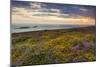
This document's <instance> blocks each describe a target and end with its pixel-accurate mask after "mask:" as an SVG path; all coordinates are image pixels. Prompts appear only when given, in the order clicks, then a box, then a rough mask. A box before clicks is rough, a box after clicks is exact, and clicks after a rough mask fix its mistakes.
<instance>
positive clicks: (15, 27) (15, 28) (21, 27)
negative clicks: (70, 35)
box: [11, 24, 84, 33]
mask: <svg viewBox="0 0 100 67" xmlns="http://www.w3.org/2000/svg"><path fill="white" fill-rule="evenodd" d="M78 27H84V26H80V25H67V24H12V25H11V32H12V33H19V32H29V31H39V30H54V29H69V28H78Z"/></svg>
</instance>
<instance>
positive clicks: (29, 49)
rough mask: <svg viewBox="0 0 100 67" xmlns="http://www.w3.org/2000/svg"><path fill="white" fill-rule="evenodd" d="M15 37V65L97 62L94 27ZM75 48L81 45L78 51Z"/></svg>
mask: <svg viewBox="0 0 100 67" xmlns="http://www.w3.org/2000/svg"><path fill="white" fill-rule="evenodd" d="M40 34H41V35H40ZM12 35H13V36H12V50H11V51H12V65H32V64H34V65H37V64H52V63H69V62H86V61H95V60H96V55H95V49H96V47H95V45H96V44H95V42H96V40H95V39H96V38H95V28H93V29H91V27H90V28H79V29H68V30H54V31H40V32H38V33H37V32H28V33H24V34H17V35H15V34H12ZM84 44H85V45H86V44H87V45H86V46H85V45H84ZM76 46H78V48H77V49H76V48H75V47H76Z"/></svg>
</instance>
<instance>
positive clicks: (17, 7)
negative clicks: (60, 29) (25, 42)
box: [12, 1, 96, 25]
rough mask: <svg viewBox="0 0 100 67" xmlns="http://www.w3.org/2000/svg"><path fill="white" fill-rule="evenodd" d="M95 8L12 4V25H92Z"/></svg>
mask: <svg viewBox="0 0 100 67" xmlns="http://www.w3.org/2000/svg"><path fill="white" fill-rule="evenodd" d="M95 12H96V7H95V6H83V5H68V4H55V3H40V2H31V1H13V2H12V23H13V24H15V23H34V24H69V25H94V24H95V19H96V18H95V17H96V16H95V15H96V13H95Z"/></svg>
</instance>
